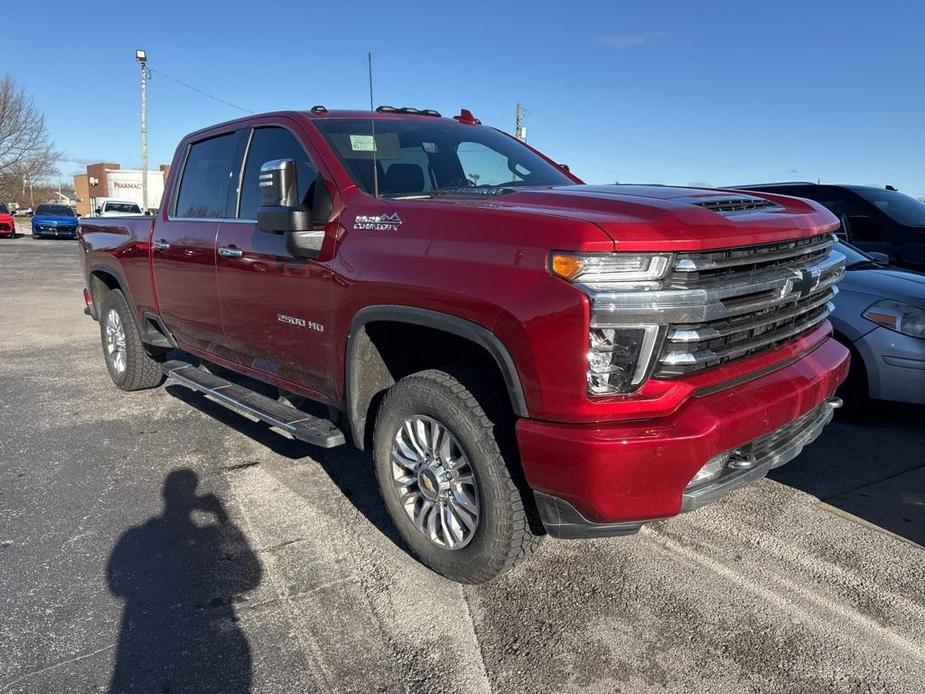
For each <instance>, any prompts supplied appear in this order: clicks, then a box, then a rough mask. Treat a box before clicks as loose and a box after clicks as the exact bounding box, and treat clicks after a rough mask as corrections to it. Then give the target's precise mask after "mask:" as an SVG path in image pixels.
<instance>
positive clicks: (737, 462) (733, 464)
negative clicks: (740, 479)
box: [726, 451, 758, 470]
mask: <svg viewBox="0 0 925 694" xmlns="http://www.w3.org/2000/svg"><path fill="white" fill-rule="evenodd" d="M757 464H758V458H756V457H755V456H753V455H752V454H751V453H743V452H742V451H733V452H732V453H730V454H729V460H728V461H727V462H726V467H728V468H730V469H731V470H748V469H749V468H753V467H755V465H757Z"/></svg>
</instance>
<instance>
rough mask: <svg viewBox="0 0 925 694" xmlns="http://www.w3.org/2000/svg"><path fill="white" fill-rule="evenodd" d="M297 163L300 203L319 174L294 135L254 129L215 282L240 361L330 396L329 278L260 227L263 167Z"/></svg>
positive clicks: (222, 233)
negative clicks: (275, 162) (280, 162)
mask: <svg viewBox="0 0 925 694" xmlns="http://www.w3.org/2000/svg"><path fill="white" fill-rule="evenodd" d="M274 159H293V160H295V162H296V170H297V173H298V177H299V193H300V199H304V198H305V196H306V194H307V192H308V188H309V186H310V185H311V183H312V182H313V181H314V180H315V178H316V177H317V169H316V167H315V165H314V164H313V163H312V161H311V158H310V157H309V156H308V154H306V152H305V149H304V148H303V147H302V145H301V144H300V143H299V141H298V140H297V139H296V137H295V135H293V133H292V132H291V131H290V130H288V129H287V128H285V127H282V126H268V127H258V128H255V129H254V130H253V131H252V134H251V140H250V144H249V146H248V147H247V157H246V161H245V163H244V172H243V175H242V177H241V192H240V204H239V210H238V214H237V219H236V220H226V221H225V222H223V223H222V224H221V226H220V228H219V232H218V260H217V267H218V269H217V277H218V291H219V296H220V301H221V309H222V320H223V323H224V328H225V347H226V349H228V350H230V352H231V353H233V358H234V359H235V360H236V361H238V362H239V363H241V364H243V365H244V366H247V367H248V368H251V369H254V370H256V371H259V372H262V373H265V374H268V375H271V376H274V377H276V378H279V379H283V380H285V381H289V382H291V383H295V384H298V385H301V386H303V387H305V388H307V389H309V390H311V391H313V392H314V393H317V394H319V395H321V396H332V395H333V390H334V388H333V382H332V376H333V373H332V372H333V369H332V368H331V361H330V358H331V353H330V335H331V326H330V314H331V303H330V287H331V279H330V277H331V273H330V272H329V271H328V270H327V269H326V268H325V267H324V266H323V265H319V264H317V263H315V262H314V261H311V260H305V259H300V258H293V257H292V256H291V255H290V254H289V253H288V252H287V251H286V238H285V236H284V235H283V234H271V233H267V232H263V231H261V230H260V229H259V228H258V227H257V223H256V217H257V207H258V205H259V199H260V191H259V188H258V185H257V176H258V174H259V172H260V166H261V165H262V164H263V163H265V162H267V161H271V160H274Z"/></svg>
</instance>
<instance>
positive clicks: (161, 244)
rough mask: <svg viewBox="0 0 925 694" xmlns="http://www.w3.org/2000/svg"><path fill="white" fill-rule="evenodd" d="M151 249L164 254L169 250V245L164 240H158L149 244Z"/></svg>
mask: <svg viewBox="0 0 925 694" xmlns="http://www.w3.org/2000/svg"><path fill="white" fill-rule="evenodd" d="M151 248H153V249H154V250H156V251H158V252H160V253H166V252H167V251H169V250H170V244H169V243H167V242H166V241H165V240H164V239H158V240H157V241H152V242H151Z"/></svg>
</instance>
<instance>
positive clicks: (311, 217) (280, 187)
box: [257, 159, 331, 258]
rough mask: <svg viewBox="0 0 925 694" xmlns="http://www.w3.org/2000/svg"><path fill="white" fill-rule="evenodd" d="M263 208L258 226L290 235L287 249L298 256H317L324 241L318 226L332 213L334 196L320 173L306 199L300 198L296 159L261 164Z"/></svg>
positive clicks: (259, 210) (259, 178)
mask: <svg viewBox="0 0 925 694" xmlns="http://www.w3.org/2000/svg"><path fill="white" fill-rule="evenodd" d="M257 181H258V186H259V187H260V207H258V208H257V226H258V227H259V228H260V230H261V231H265V232H267V233H269V234H286V249H287V250H288V251H289V253H290V254H291V255H293V256H295V257H296V258H315V257H317V256H318V254H319V253H320V252H321V246H322V244H323V243H324V231H323V230H317V229H316V227H318V226H320V225H323V224H324V223H326V222H327V220H328V217H329V216H330V214H331V197H330V194H329V193H328V189H327V186H326V185H325V183H324V181H323V180H322V179H321V176H320V175H319V176H318V178H317V179H315V181H313V182H312V185H311V186H310V187H309V190H308V195H306V200H309V201H311V204H310V205H309V204H306V203H305V201H302V200H299V176H298V172H297V171H296V165H295V161H293V160H292V159H274V160H273V161H268V162H266V163H265V164H263V166H261V167H260V175H259V176H258V178H257Z"/></svg>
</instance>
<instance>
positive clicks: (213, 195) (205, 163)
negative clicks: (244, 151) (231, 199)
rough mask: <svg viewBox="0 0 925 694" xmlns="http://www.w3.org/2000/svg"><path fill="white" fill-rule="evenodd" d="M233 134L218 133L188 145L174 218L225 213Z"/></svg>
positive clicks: (232, 161) (217, 217)
mask: <svg viewBox="0 0 925 694" xmlns="http://www.w3.org/2000/svg"><path fill="white" fill-rule="evenodd" d="M236 144H237V133H228V134H226V135H219V136H218V137H212V138H209V139H208V140H202V141H201V142H196V143H194V144H193V145H191V146H190V150H189V154H188V155H187V157H186V166H184V168H183V179H182V180H181V181H180V189H179V192H178V193H177V204H176V210H175V215H176V216H177V217H195V218H214V219H221V218H223V217H225V216H226V214H225V210H226V204H225V203H226V199H227V194H228V186H229V184H230V182H231V177H232V172H233V170H234V168H235V146H236Z"/></svg>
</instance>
